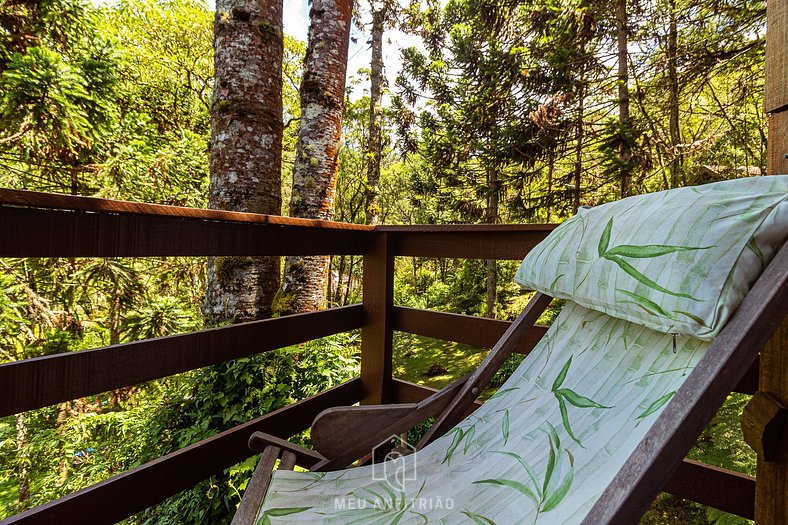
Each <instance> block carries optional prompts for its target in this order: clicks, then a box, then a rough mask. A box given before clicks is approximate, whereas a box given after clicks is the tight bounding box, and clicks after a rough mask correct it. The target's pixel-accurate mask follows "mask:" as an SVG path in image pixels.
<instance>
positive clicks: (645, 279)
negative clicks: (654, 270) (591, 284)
mask: <svg viewBox="0 0 788 525" xmlns="http://www.w3.org/2000/svg"><path fill="white" fill-rule="evenodd" d="M603 257H604V258H605V259H608V260H610V261H612V262H614V263H616V264H617V265H618V266H619V267H620V268H621V269H622V270H624V271H625V272H626V273H628V274H629V275H630V276H632V277H634V278H635V280H637V281H638V282H639V283H641V284H644V285H645V286H648V287H649V288H653V289H654V290H657V291H658V292H662V293H666V294H668V295H673V296H675V297H684V298H686V299H691V300H693V301H698V299H695V298H694V297H692V296H691V295H689V294H685V293H678V292H672V291H670V290H668V289H667V288H663V287H662V286H660V285H658V284H657V283H655V282H654V281H652V280H651V279H649V278H648V277H646V276H645V275H643V274H642V273H640V272H639V271H637V270H636V269H635V268H634V267H633V266H632V265H631V264H629V263H628V262H626V261H625V260H623V259H619V258H618V257H614V256H610V257H608V256H607V255H603Z"/></svg>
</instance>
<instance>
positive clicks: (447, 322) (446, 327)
mask: <svg viewBox="0 0 788 525" xmlns="http://www.w3.org/2000/svg"><path fill="white" fill-rule="evenodd" d="M511 324H512V322H511V321H500V320H497V319H488V318H486V317H478V316H475V315H463V314H452V313H445V312H435V311H432V310H419V309H417V308H407V307H404V306H395V307H394V330H399V331H400V332H407V333H409V334H416V335H422V336H424V337H432V338H433V339H443V340H444V341H453V342H455V343H463V344H466V345H472V346H479V347H482V348H492V347H493V346H495V343H496V342H498V339H500V338H501V336H502V335H503V334H504V332H506V330H507V329H508V328H509V325H511ZM546 332H547V327H546V326H540V325H535V326H534V327H533V328H532V329H531V330H530V331H529V332H528V333H527V334H526V335H525V337H524V338H523V340H522V341H521V342H520V345H519V346H518V347H517V350H516V351H517V352H518V353H521V354H527V353H528V352H530V351H531V350H532V349H533V347H534V346H536V343H538V342H539V340H540V339H541V338H542V336H544V334H545V333H546Z"/></svg>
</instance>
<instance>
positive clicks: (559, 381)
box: [550, 355, 572, 392]
mask: <svg viewBox="0 0 788 525" xmlns="http://www.w3.org/2000/svg"><path fill="white" fill-rule="evenodd" d="M570 366H572V356H571V355H570V356H569V360H568V361H567V362H566V364H565V365H564V367H563V368H562V369H561V371H560V372H558V375H557V376H556V378H555V381H553V386H552V388H551V389H550V390H552V391H553V392H555V391H556V390H558V389H559V388H560V387H561V385H562V384H563V382H564V379H566V373H567V372H569V367H570Z"/></svg>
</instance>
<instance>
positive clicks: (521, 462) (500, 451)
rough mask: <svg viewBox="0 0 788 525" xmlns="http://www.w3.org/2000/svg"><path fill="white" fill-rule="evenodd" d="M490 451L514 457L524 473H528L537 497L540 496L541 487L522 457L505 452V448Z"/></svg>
mask: <svg viewBox="0 0 788 525" xmlns="http://www.w3.org/2000/svg"><path fill="white" fill-rule="evenodd" d="M492 453H493V454H501V455H504V456H509V457H510V458H514V459H516V460H517V462H518V463H519V464H520V466H522V467H523V470H525V473H526V474H528V477H529V478H530V479H531V483H533V484H534V487H536V490H537V493H538V494H539V498H541V497H542V492H541V489H540V488H539V482H538V481H537V480H536V473H535V472H534V470H533V469H532V468H531V467H529V466H528V464H527V463H526V462H525V460H524V459H523V458H521V457H520V456H519V455H518V454H515V453H514V452H507V451H505V450H493V451H492Z"/></svg>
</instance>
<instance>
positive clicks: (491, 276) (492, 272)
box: [484, 169, 499, 319]
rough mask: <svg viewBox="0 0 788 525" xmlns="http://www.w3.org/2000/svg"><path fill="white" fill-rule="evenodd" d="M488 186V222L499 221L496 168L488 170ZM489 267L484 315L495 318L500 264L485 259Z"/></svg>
mask: <svg viewBox="0 0 788 525" xmlns="http://www.w3.org/2000/svg"><path fill="white" fill-rule="evenodd" d="M487 186H488V187H489V189H490V195H489V196H488V197H487V223H488V224H495V223H497V222H498V199H499V188H498V172H497V171H496V170H495V169H490V170H488V171H487ZM485 266H486V267H487V304H486V306H485V311H484V316H485V317H489V318H490V319H495V306H496V303H497V302H498V264H497V263H496V261H495V260H494V259H490V260H487V261H485Z"/></svg>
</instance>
